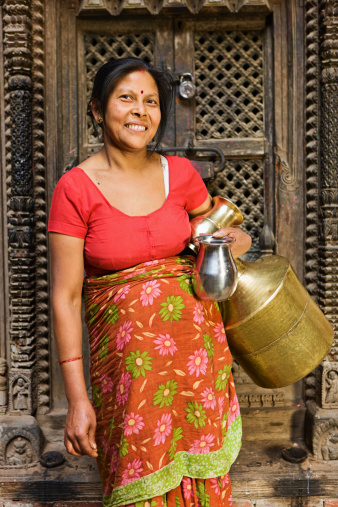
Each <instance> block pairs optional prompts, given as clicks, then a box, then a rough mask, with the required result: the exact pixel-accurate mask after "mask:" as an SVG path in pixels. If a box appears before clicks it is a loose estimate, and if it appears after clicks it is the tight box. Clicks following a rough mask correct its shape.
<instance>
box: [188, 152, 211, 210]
mask: <svg viewBox="0 0 338 507" xmlns="http://www.w3.org/2000/svg"><path fill="white" fill-rule="evenodd" d="M186 171H187V173H188V174H187V176H188V182H187V188H186V192H185V197H186V205H185V209H186V211H192V210H194V209H196V208H198V207H199V206H201V205H202V204H203V203H204V202H205V201H206V200H207V197H208V194H209V192H208V190H207V187H206V186H205V183H204V181H203V180H202V178H201V176H200V175H199V174H198V172H197V171H196V169H195V168H194V167H193V166H192V164H191V162H190V161H189V160H187V159H186Z"/></svg>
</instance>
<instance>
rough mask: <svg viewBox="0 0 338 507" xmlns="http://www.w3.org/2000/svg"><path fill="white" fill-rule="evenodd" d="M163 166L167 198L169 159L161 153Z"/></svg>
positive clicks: (166, 195)
mask: <svg viewBox="0 0 338 507" xmlns="http://www.w3.org/2000/svg"><path fill="white" fill-rule="evenodd" d="M161 166H162V169H163V179H164V189H165V197H166V198H167V197H168V194H169V165H168V160H167V159H166V158H165V157H164V156H163V155H161Z"/></svg>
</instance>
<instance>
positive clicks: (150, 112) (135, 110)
mask: <svg viewBox="0 0 338 507" xmlns="http://www.w3.org/2000/svg"><path fill="white" fill-rule="evenodd" d="M95 109H96V108H95ZM93 113H94V116H95V119H96V120H98V118H99V116H100V114H99V113H100V111H99V109H98V108H97V111H95V110H94V111H93ZM160 121H161V110H160V103H159V94H158V89H157V85H156V82H155V80H154V79H153V77H152V76H151V75H150V74H149V73H148V72H146V71H143V70H141V71H135V72H132V73H130V74H128V75H127V76H125V77H124V78H122V79H120V81H118V83H117V85H116V87H115V88H114V90H113V91H112V93H111V95H110V96H109V99H108V102H107V107H106V111H105V127H104V129H103V132H104V140H105V143H106V144H111V145H113V146H114V147H117V148H119V149H121V150H123V151H139V150H143V149H146V147H147V145H148V144H149V142H150V141H151V140H152V139H153V138H154V136H155V134H156V131H157V129H158V126H159V124H160Z"/></svg>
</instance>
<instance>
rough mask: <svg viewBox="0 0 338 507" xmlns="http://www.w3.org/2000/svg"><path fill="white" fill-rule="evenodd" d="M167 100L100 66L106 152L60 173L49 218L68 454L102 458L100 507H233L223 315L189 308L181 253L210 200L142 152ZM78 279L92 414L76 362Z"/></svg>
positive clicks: (155, 77)
mask: <svg viewBox="0 0 338 507" xmlns="http://www.w3.org/2000/svg"><path fill="white" fill-rule="evenodd" d="M170 98H171V82H170V79H169V77H168V76H167V75H166V74H165V73H163V72H162V71H159V70H157V69H154V68H152V67H150V66H148V65H147V64H145V63H144V62H142V61H141V60H138V59H134V58H128V59H121V60H115V61H111V62H108V63H107V64H105V65H103V67H101V68H100V69H99V71H98V73H97V75H96V78H95V82H94V88H93V93H92V99H91V101H90V104H89V112H90V114H91V115H92V116H93V119H94V120H95V122H96V123H97V124H98V125H100V126H101V127H102V132H103V139H104V145H103V148H102V149H101V150H100V151H99V152H98V153H96V154H95V155H93V156H91V157H89V158H88V159H87V160H85V161H84V162H82V163H81V164H80V165H79V166H78V167H75V168H73V169H71V170H70V171H69V172H68V173H66V174H65V175H63V176H62V178H61V179H60V181H59V183H58V185H57V186H56V189H55V191H54V195H53V201H52V207H51V212H50V221H49V231H50V248H51V260H52V280H53V314H54V333H55V338H56V342H57V350H58V356H59V363H60V364H61V368H62V373H63V378H64V383H65V391H66V396H67V399H68V403H69V410H68V415H67V420H66V427H65V446H66V448H67V451H68V452H69V453H71V454H73V455H75V456H81V455H83V454H87V455H89V456H92V457H97V461H98V466H99V470H100V474H101V478H102V482H103V488H104V505H105V506H124V505H135V506H138V507H141V506H145V507H148V506H162V505H168V506H170V507H171V506H175V507H176V506H179V505H182V506H188V505H189V506H190V505H191V506H192V505H195V506H196V505H202V506H203V505H205V506H208V505H212V507H216V506H218V505H220V506H221V505H222V506H225V505H230V503H231V486H230V480H229V476H228V470H229V468H230V465H231V463H232V462H233V461H234V459H235V458H236V455H237V453H238V451H239V448H240V438H241V425H240V417H239V409H238V402H237V397H236V394H235V390H234V384H233V381H232V375H231V355H230V352H229V348H228V346H227V343H226V337H225V333H224V327H223V323H222V320H221V317H220V313H219V310H218V307H217V304H213V303H204V302H200V301H198V300H197V299H196V298H195V297H194V295H193V293H192V290H191V280H190V275H191V268H192V265H193V260H194V259H193V257H191V256H186V255H179V254H180V252H182V251H183V250H184V249H185V248H186V247H187V245H188V243H189V239H190V234H191V232H190V225H189V218H191V217H195V216H197V215H200V214H203V213H205V212H207V211H208V210H209V209H210V208H211V199H210V196H209V195H208V192H207V190H206V188H205V185H204V184H203V182H202V180H201V178H200V176H199V175H198V174H197V172H196V171H195V170H194V169H193V168H192V166H191V164H190V162H189V161H188V160H186V159H184V158H180V157H161V156H160V155H159V154H158V153H156V152H153V151H149V150H148V149H147V145H148V144H149V143H150V142H151V141H152V140H153V139H154V138H156V137H157V142H159V140H160V138H161V135H162V134H163V131H164V129H165V124H166V119H167V114H168V108H169V103H170ZM168 176H169V177H168ZM217 234H218V235H219V236H224V235H226V234H231V235H233V236H234V237H235V239H236V242H235V243H234V246H233V247H232V252H233V255H234V256H235V257H238V256H239V255H241V254H242V253H244V252H245V251H247V250H248V249H249V247H250V244H251V240H250V237H249V236H248V235H247V234H245V233H244V232H243V231H241V230H240V229H238V228H229V229H224V230H221V231H218V233H217ZM84 269H85V271H86V275H87V276H86V279H85V301H86V321H87V325H88V330H89V337H90V346H91V381H92V388H93V406H92V405H91V403H90V402H89V400H88V397H87V392H86V388H85V382H84V377H83V367H82V361H81V359H82V352H81V351H82V348H81V347H82V346H81V336H82V331H81V290H82V283H83V271H84Z"/></svg>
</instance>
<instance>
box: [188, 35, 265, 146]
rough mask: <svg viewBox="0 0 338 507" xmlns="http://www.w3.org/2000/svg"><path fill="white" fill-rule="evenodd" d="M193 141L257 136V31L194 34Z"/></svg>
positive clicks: (259, 79) (259, 112) (260, 92)
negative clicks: (194, 138)
mask: <svg viewBox="0 0 338 507" xmlns="http://www.w3.org/2000/svg"><path fill="white" fill-rule="evenodd" d="M195 81H196V86H197V89H198V93H197V95H196V110H195V114H196V138H197V139H199V140H202V139H222V138H226V137H263V135H264V123H263V44H262V32H259V31H257V32H244V31H241V32H239V31H238V32H235V31H233V32H230V31H227V32H224V31H217V30H213V31H208V32H206V31H203V32H195Z"/></svg>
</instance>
